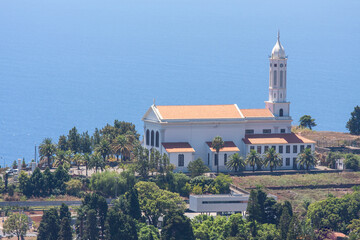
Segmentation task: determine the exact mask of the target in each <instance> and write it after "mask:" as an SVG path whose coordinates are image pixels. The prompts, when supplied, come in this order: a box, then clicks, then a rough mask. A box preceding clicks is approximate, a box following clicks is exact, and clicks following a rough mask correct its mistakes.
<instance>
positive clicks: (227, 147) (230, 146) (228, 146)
mask: <svg viewBox="0 0 360 240" xmlns="http://www.w3.org/2000/svg"><path fill="white" fill-rule="evenodd" d="M206 144H207V145H208V146H209V148H210V150H211V151H212V152H216V150H215V149H214V148H212V147H211V145H212V142H206ZM239 151H240V150H239V148H238V147H237V146H236V145H235V143H234V142H232V141H225V142H224V147H223V148H222V149H220V152H239Z"/></svg>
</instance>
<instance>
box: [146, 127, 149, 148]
mask: <svg viewBox="0 0 360 240" xmlns="http://www.w3.org/2000/svg"><path fill="white" fill-rule="evenodd" d="M149 144H150V131H149V129H148V130H146V145H148V146H149Z"/></svg>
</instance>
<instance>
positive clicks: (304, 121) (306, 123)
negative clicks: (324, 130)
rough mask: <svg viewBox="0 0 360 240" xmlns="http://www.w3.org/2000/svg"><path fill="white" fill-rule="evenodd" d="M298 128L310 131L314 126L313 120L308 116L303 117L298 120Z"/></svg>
mask: <svg viewBox="0 0 360 240" xmlns="http://www.w3.org/2000/svg"><path fill="white" fill-rule="evenodd" d="M299 122H300V126H301V127H304V128H309V129H312V127H315V126H316V123H315V119H313V118H311V116H310V115H304V116H302V117H301V118H300V121H299Z"/></svg>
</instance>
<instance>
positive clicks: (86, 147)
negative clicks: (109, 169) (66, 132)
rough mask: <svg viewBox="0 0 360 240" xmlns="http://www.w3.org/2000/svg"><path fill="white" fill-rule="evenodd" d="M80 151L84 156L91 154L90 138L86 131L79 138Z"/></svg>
mask: <svg viewBox="0 0 360 240" xmlns="http://www.w3.org/2000/svg"><path fill="white" fill-rule="evenodd" d="M80 151H81V152H82V153H84V154H90V153H91V152H92V146H91V138H90V136H89V133H88V132H87V131H86V132H83V133H82V134H81V136H80Z"/></svg>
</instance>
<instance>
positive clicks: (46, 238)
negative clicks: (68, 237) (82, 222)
mask: <svg viewBox="0 0 360 240" xmlns="http://www.w3.org/2000/svg"><path fill="white" fill-rule="evenodd" d="M59 225H60V222H59V215H58V212H57V210H56V209H55V208H51V209H50V210H47V211H44V214H43V216H42V219H41V222H40V226H39V229H38V237H37V239H38V240H53V239H58V237H59V230H60V227H59Z"/></svg>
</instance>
